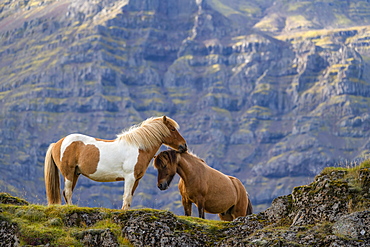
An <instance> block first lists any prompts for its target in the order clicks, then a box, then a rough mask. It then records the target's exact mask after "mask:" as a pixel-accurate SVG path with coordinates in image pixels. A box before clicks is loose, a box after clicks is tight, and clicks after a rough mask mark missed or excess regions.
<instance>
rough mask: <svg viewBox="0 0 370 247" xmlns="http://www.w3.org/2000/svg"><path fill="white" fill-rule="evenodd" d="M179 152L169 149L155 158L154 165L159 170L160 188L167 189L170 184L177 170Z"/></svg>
mask: <svg viewBox="0 0 370 247" xmlns="http://www.w3.org/2000/svg"><path fill="white" fill-rule="evenodd" d="M177 155H179V154H178V152H177V151H175V150H167V151H163V152H161V153H160V154H158V155H157V156H156V157H155V159H154V167H155V168H156V169H157V170H158V184H157V186H158V188H159V189H160V190H166V189H168V187H169V186H170V183H171V182H172V179H173V177H174V176H175V174H176V170H177V163H178V158H177Z"/></svg>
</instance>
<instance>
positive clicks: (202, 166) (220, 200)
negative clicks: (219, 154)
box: [154, 150, 252, 221]
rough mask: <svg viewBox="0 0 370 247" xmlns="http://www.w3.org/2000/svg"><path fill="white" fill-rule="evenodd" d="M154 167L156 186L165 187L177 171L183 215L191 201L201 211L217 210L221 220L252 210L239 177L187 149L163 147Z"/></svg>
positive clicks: (202, 214)
mask: <svg viewBox="0 0 370 247" xmlns="http://www.w3.org/2000/svg"><path fill="white" fill-rule="evenodd" d="M154 167H155V168H156V169H157V170H158V188H159V189H161V190H165V189H167V188H168V186H169V185H170V183H171V181H172V179H173V177H174V176H175V174H176V173H178V174H179V175H180V182H179V190H180V194H181V196H182V205H183V207H184V211H185V215H186V216H191V205H192V203H195V204H196V205H197V207H198V213H199V217H200V218H204V212H207V213H211V214H218V216H219V217H220V219H221V220H228V221H232V220H234V219H235V218H237V217H239V216H245V215H248V214H251V213H252V204H251V201H250V199H249V196H248V193H247V191H246V190H245V188H244V186H243V184H242V183H241V182H240V180H239V179H237V178H235V177H231V176H227V175H225V174H223V173H221V172H219V171H217V170H215V169H213V168H212V167H210V166H208V165H207V164H206V163H205V162H204V160H202V159H200V158H198V157H197V156H195V155H194V154H191V153H189V152H184V153H179V152H177V151H175V150H167V151H163V152H161V153H160V154H158V155H157V156H156V157H155V159H154Z"/></svg>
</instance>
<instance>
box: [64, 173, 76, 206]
mask: <svg viewBox="0 0 370 247" xmlns="http://www.w3.org/2000/svg"><path fill="white" fill-rule="evenodd" d="M78 176H79V174H78V173H77V172H76V171H75V172H74V173H73V175H72V176H71V175H70V174H69V175H68V176H66V177H65V179H64V190H63V196H64V200H65V201H66V203H67V204H69V205H72V192H73V190H74V188H75V186H76V183H77V180H78Z"/></svg>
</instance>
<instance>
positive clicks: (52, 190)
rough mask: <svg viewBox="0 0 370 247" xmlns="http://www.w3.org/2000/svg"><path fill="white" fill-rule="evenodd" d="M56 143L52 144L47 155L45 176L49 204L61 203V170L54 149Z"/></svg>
mask: <svg viewBox="0 0 370 247" xmlns="http://www.w3.org/2000/svg"><path fill="white" fill-rule="evenodd" d="M54 144H55V143H52V144H50V146H49V148H48V150H47V151H46V155H45V166H44V178H45V188H46V198H47V200H48V205H50V204H61V203H62V201H61V197H60V181H59V170H58V167H57V166H56V165H55V161H54V159H53V155H52V152H51V151H52V149H53V146H54Z"/></svg>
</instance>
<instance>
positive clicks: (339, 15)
mask: <svg viewBox="0 0 370 247" xmlns="http://www.w3.org/2000/svg"><path fill="white" fill-rule="evenodd" d="M368 10H369V4H368V3H367V1H334V2H333V1H272V0H266V1H246V0H245V1H234V0H231V1H230V0H228V1H226V0H188V1H185V0H178V1H172V0H161V1H159V0H154V1H148V0H137V1H128V0H104V1H96V0H76V1H72V0H59V1H57V0H44V1H39V0H23V1H4V2H2V3H0V72H1V73H0V108H1V109H0V136H1V139H0V167H1V174H0V190H1V191H5V192H11V193H14V194H15V195H18V196H22V197H24V198H26V199H27V200H29V201H31V202H37V203H45V198H44V186H43V181H42V180H43V171H42V169H43V160H44V154H45V151H46V149H47V146H48V145H49V143H51V142H55V141H57V140H58V139H59V138H61V137H63V136H65V135H67V134H69V133H73V132H78V133H84V134H88V135H92V136H96V137H100V138H105V139H114V138H115V136H116V134H118V133H120V132H121V131H122V129H125V128H128V127H130V126H132V125H133V124H137V123H139V122H141V121H142V120H144V119H146V118H147V117H150V116H160V115H169V116H170V117H172V118H174V119H175V120H176V121H177V122H178V123H179V124H180V126H181V129H180V131H181V133H182V135H183V136H184V137H185V138H186V140H187V141H188V144H189V146H190V148H191V149H192V151H193V152H194V153H196V154H197V155H199V156H200V157H202V158H204V159H205V160H206V161H207V163H208V164H209V165H211V166H213V167H214V168H216V169H219V170H220V171H222V172H224V173H226V174H230V175H233V176H237V177H238V178H239V179H240V180H241V181H242V182H243V183H244V185H245V186H246V188H247V190H248V191H249V193H250V195H251V197H252V202H253V204H254V205H255V209H256V210H257V211H262V210H264V209H266V208H267V207H268V206H269V205H270V203H271V201H272V199H273V198H275V197H277V196H280V195H285V194H288V193H290V191H291V189H292V188H293V187H294V186H297V185H302V184H305V183H307V182H309V181H311V179H312V178H313V176H315V174H317V173H318V171H320V170H322V168H323V167H325V166H334V165H346V164H347V163H351V162H357V161H359V160H363V159H365V158H367V157H369V153H370V139H369V133H370V132H369V129H370V115H369V114H370V111H369V104H370V78H369V77H370V74H369V72H368V71H370V70H369V58H370V53H369V52H370V51H369V49H368V47H369V39H370V38H369V37H370V26H369V22H370V16H369V15H370V11H368ZM155 176H156V171H155V170H154V169H153V168H152V167H150V168H149V169H148V172H147V174H146V175H145V177H144V178H143V179H142V181H141V184H140V185H139V188H138V191H137V193H136V195H135V197H134V201H133V206H135V207H136V208H140V207H151V208H157V209H171V210H172V211H174V212H176V213H179V214H180V213H182V210H181V207H180V197H179V195H178V193H177V192H176V188H175V187H176V186H173V187H172V190H171V191H166V192H160V191H158V190H157V188H156V182H155V180H156V178H155ZM76 190H77V191H76V193H75V194H74V202H75V203H77V204H78V205H81V206H84V205H85V206H103V207H109V208H119V207H120V205H121V196H122V190H123V185H122V183H120V182H117V183H109V184H102V183H95V182H92V181H89V180H88V179H81V180H80V181H79V183H78V185H77V188H76ZM168 198H171V200H168Z"/></svg>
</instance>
